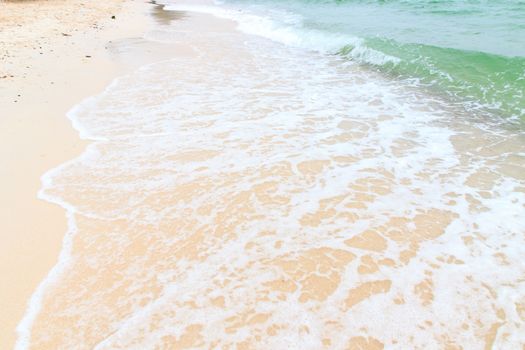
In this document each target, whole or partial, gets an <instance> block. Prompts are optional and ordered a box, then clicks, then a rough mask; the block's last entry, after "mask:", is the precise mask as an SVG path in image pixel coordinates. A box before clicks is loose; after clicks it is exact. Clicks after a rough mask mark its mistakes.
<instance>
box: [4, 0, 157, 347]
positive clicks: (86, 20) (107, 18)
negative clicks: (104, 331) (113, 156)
mask: <svg viewBox="0 0 525 350" xmlns="http://www.w3.org/2000/svg"><path fill="white" fill-rule="evenodd" d="M21 6H22V5H21V4H20V3H16V2H2V3H0V7H2V15H0V18H2V20H3V21H2V24H1V28H2V29H3V31H2V33H1V34H0V38H1V39H2V41H3V44H4V46H3V47H1V48H0V49H2V52H1V54H2V55H1V56H0V58H1V61H2V63H3V67H2V71H1V72H0V77H2V79H0V92H1V93H0V104H1V105H2V106H4V107H3V113H2V118H0V125H1V127H0V133H1V137H2V140H3V143H4V147H2V151H1V153H0V169H1V170H0V171H1V176H2V179H3V181H2V184H1V185H0V187H1V191H2V193H3V194H4V196H2V199H1V201H2V202H1V205H2V208H4V210H3V211H2V218H1V220H0V222H1V226H0V230H1V232H2V233H1V234H2V237H1V239H2V242H3V244H2V245H1V246H0V256H1V258H0V259H1V260H0V274H1V276H2V281H1V284H2V285H3V286H9V287H8V288H2V289H1V290H0V307H1V309H2V310H3V312H2V315H1V316H0V348H6V349H7V348H12V347H13V345H14V344H15V340H16V330H15V328H16V326H17V324H18V323H19V322H20V320H21V319H22V317H23V315H24V314H25V312H26V309H27V307H28V302H29V300H30V297H31V296H32V295H33V293H34V292H35V291H36V289H37V287H38V286H39V285H40V283H41V282H42V281H43V280H44V279H45V277H46V276H47V275H48V274H49V273H50V271H51V270H52V268H53V267H54V266H55V264H56V263H57V259H58V257H59V253H60V251H61V250H62V248H63V247H62V243H63V239H64V235H65V233H66V232H67V219H66V213H65V212H64V210H63V208H62V207H60V206H57V205H54V204H52V203H49V202H47V201H44V200H41V199H40V198H38V197H37V193H38V191H39V190H40V188H41V186H42V184H41V180H42V178H41V177H42V176H43V174H45V173H46V172H48V171H49V170H51V169H53V168H54V167H56V166H58V165H59V164H62V163H63V162H65V161H67V160H69V159H72V158H74V157H76V156H78V155H79V154H81V153H82V152H83V150H84V149H85V147H86V146H87V144H88V142H87V141H86V140H81V139H80V137H79V134H78V131H77V130H75V129H74V128H73V125H72V124H71V120H70V119H69V118H67V117H66V115H67V113H69V111H70V110H71V108H72V107H73V106H75V105H76V104H78V103H80V102H81V101H82V100H83V99H85V98H87V97H89V96H92V95H95V94H97V93H98V92H100V91H102V90H103V89H104V88H105V87H106V86H107V85H108V84H109V83H110V82H111V81H112V80H113V79H115V78H116V77H118V76H121V75H123V74H125V73H126V72H128V71H131V70H132V69H134V68H136V67H138V66H140V65H142V64H144V63H148V62H150V61H155V60H156V59H157V58H156V57H155V56H154V55H149V56H148V55H140V54H139V55H138V57H135V56H136V54H137V52H135V51H136V50H135V51H132V52H131V53H130V52H126V50H118V47H116V46H115V45H113V46H110V45H108V43H115V42H117V43H118V42H119V41H121V45H125V40H127V39H129V38H134V37H142V35H143V33H144V32H145V31H146V29H147V28H148V27H151V26H152V25H154V21H156V19H154V18H153V17H152V16H154V15H155V14H154V13H153V12H152V10H151V9H152V8H153V6H155V5H154V4H151V3H147V2H142V1H133V0H121V1H118V2H112V3H109V4H107V3H103V2H96V3H91V4H89V5H85V4H83V3H81V2H80V1H72V2H61V1H55V2H33V3H29V4H27V5H26V4H24V6H25V7H24V8H23V9H22V8H21ZM79 8H80V9H81V10H80V11H78V13H76V12H75V11H77V10H79ZM49 13H53V14H54V17H55V18H56V20H57V21H56V22H53V23H50V20H49V18H47V17H46V15H49ZM71 13H75V15H71ZM112 16H114V17H115V18H112ZM27 18H32V22H31V23H29V21H28V20H27ZM51 22H52V21H51ZM35 33H38V34H35ZM11 38H13V39H11ZM122 43H124V44H122ZM36 45H38V46H36ZM132 56H133V57H132Z"/></svg>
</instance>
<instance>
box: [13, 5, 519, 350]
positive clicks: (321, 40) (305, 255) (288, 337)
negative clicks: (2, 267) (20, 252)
mask: <svg viewBox="0 0 525 350" xmlns="http://www.w3.org/2000/svg"><path fill="white" fill-rule="evenodd" d="M152 6H153V5H152ZM157 6H161V7H162V11H171V12H175V13H176V14H177V20H173V21H168V22H167V23H163V24H159V25H158V26H156V27H154V28H152V29H151V30H149V31H148V32H147V33H145V35H144V38H143V40H145V41H150V42H156V43H163V44H165V45H171V46H170V47H173V55H172V57H171V58H169V59H164V60H162V61H159V62H155V63H153V64H148V65H145V66H142V67H140V68H139V69H137V70H135V71H133V72H131V73H129V74H127V75H125V76H122V77H119V78H117V79H116V80H115V81H114V82H113V83H112V84H111V85H110V86H108V87H107V88H106V89H105V90H104V91H103V92H101V93H100V94H98V95H96V96H93V97H90V98H88V99H86V100H84V101H83V102H81V103H79V104H78V105H77V106H75V107H74V108H73V109H72V110H71V111H70V112H69V114H68V117H69V118H70V120H71V122H72V123H73V126H74V127H75V128H76V129H77V130H78V132H79V135H80V137H82V138H84V139H87V140H89V141H90V144H89V146H88V147H87V148H86V150H85V151H84V152H83V153H82V154H81V155H80V156H79V157H77V158H75V159H72V160H70V161H68V162H66V163H64V164H62V165H60V166H58V167H57V168H54V169H52V170H50V171H49V172H47V173H46V174H45V175H44V176H43V177H42V189H41V191H40V193H39V196H40V198H42V199H44V200H47V201H49V202H52V203H55V204H58V205H60V206H62V207H63V208H64V209H65V212H66V215H67V218H68V223H69V230H68V232H66V233H65V237H64V246H63V248H62V252H61V255H60V257H59V260H58V263H57V265H56V266H55V267H54V268H53V270H51V271H50V273H49V275H48V276H47V277H46V279H45V280H44V281H43V282H42V283H41V284H40V286H39V288H38V289H37V290H36V291H35V293H34V295H33V297H32V299H31V301H30V303H29V306H28V309H27V312H26V315H25V317H24V319H23V320H22V321H21V323H20V324H19V326H18V336H19V337H18V342H17V349H298V350H306V349H367V350H368V349H371V350H375V349H509V350H514V349H522V348H525V261H524V259H523V257H524V256H525V124H524V123H525V2H524V1H520V0H507V1H499V0H493V1H483V0H441V1H440V0H413V1H408V0H383V1H381V0H376V1H373V0H347V1H336V0H316V1H314V0H286V1H277V0H226V1H220V2H219V1H218V2H210V1H193V2H189V1H163V2H160V1H159V2H158V3H157Z"/></svg>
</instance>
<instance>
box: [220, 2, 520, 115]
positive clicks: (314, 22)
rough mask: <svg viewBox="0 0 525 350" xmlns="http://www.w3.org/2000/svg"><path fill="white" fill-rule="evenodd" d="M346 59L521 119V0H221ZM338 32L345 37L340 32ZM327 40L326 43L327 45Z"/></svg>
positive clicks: (471, 106) (468, 104) (475, 106)
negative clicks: (257, 15) (327, 48)
mask: <svg viewBox="0 0 525 350" xmlns="http://www.w3.org/2000/svg"><path fill="white" fill-rule="evenodd" d="M226 3H227V4H230V5H235V6H240V7H242V8H244V9H246V10H248V11H250V12H251V13H257V14H259V15H262V16H265V17H267V18H271V19H272V20H273V21H274V23H275V24H274V26H275V28H276V29H280V30H282V31H284V32H283V33H285V34H289V33H290V32H293V33H294V34H295V35H297V36H299V37H300V36H304V42H307V43H308V44H309V46H310V47H311V48H315V45H319V46H320V47H330V50H332V51H333V52H334V53H338V54H340V55H343V56H345V57H347V58H348V59H351V60H355V61H358V62H360V63H362V64H364V65H367V66H370V67H371V68H373V69H377V70H379V71H381V72H384V73H385V74H389V75H391V76H393V77H394V78H398V79H411V80H413V81H417V82H418V83H421V84H423V85H426V86H429V87H431V88H432V89H434V90H435V91H436V92H438V93H443V94H446V95H448V96H450V97H451V101H457V102H461V103H463V104H464V105H465V106H466V107H467V108H469V109H475V110H482V111H488V112H490V113H491V114H495V115H497V116H500V117H503V118H513V119H521V120H525V1H523V0H508V1H501V0H494V1H486V0H485V1H474V0H470V1H468V0H462V1H461V0H413V1H408V0H383V1H380V0H375V1H374V0H344V1H337V0H288V1H277V0H227V1H226ZM345 39H346V40H345ZM330 44H332V45H330Z"/></svg>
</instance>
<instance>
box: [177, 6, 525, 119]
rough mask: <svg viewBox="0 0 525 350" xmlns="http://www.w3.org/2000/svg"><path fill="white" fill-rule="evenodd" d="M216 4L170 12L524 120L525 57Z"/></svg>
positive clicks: (278, 11)
mask: <svg viewBox="0 0 525 350" xmlns="http://www.w3.org/2000/svg"><path fill="white" fill-rule="evenodd" d="M357 2H358V3H362V1H357ZM305 3H306V4H310V5H311V4H312V3H314V2H305ZM315 3H319V2H315ZM321 3H323V4H326V3H333V1H329V2H326V1H325V2H321ZM217 4H218V5H223V6H222V7H217V6H199V5H181V4H177V5H173V4H172V5H169V6H167V9H168V10H169V9H171V10H175V9H176V10H186V11H196V12H203V13H209V14H212V15H215V16H217V17H221V18H226V19H230V20H234V21H236V22H237V23H238V29H240V30H241V31H243V32H245V33H248V34H253V35H258V36H261V37H264V38H267V39H270V40H273V41H277V42H280V43H283V44H285V45H288V46H293V47H299V48H303V49H308V50H314V51H318V52H321V53H326V54H338V55H341V57H343V58H345V59H349V60H351V61H354V62H357V63H360V64H363V65H365V66H368V67H371V68H373V69H375V70H377V71H380V72H382V73H385V74H388V75H391V76H393V77H394V78H400V79H410V80H411V81H412V82H416V83H419V84H421V85H424V86H427V87H430V88H431V89H432V90H433V92H435V93H438V94H440V95H445V96H447V97H448V98H449V99H450V101H451V102H452V103H457V104H461V105H462V106H463V107H464V108H466V109H467V110H469V111H476V112H483V113H489V114H490V115H492V116H497V117H504V118H506V119H510V120H525V58H524V57H519V56H515V57H509V56H504V55H498V54H494V53H487V52H481V51H475V50H464V49H457V48H449V47H440V46H436V45H429V44H421V43H404V42H400V41H396V40H392V39H388V38H385V37H383V36H357V35H350V34H348V33H346V32H344V31H337V30H334V29H333V28H330V26H329V25H327V24H326V23H324V25H320V24H318V23H317V24H313V23H312V21H311V19H309V18H308V17H305V16H303V15H301V14H298V13H295V12H293V11H291V10H288V9H284V8H278V9H275V8H272V9H269V6H266V7H264V6H263V7H261V6H258V7H248V8H246V7H240V8H234V7H232V6H230V4H229V3H228V4H225V3H223V2H217ZM224 5H225V6H224ZM441 5H442V4H441ZM441 5H440V6H441ZM427 11H428V9H427Z"/></svg>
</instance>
